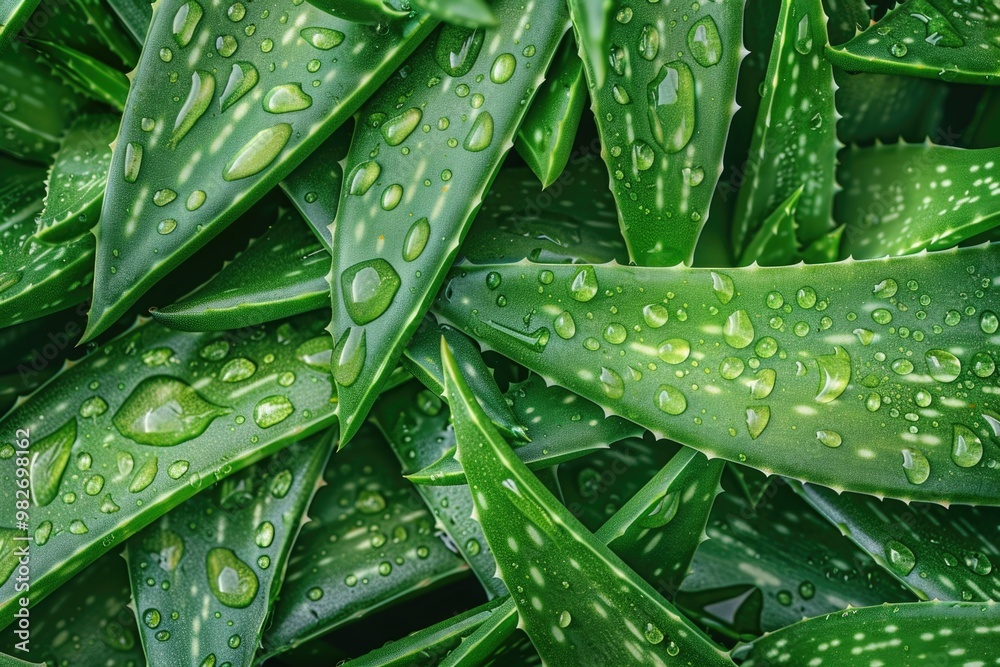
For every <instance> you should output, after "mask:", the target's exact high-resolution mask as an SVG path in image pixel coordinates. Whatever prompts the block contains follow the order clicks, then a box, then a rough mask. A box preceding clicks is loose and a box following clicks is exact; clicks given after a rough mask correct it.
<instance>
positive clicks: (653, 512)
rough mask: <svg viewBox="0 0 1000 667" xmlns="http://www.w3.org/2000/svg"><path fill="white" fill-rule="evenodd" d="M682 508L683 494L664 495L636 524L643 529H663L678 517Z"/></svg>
mask: <svg viewBox="0 0 1000 667" xmlns="http://www.w3.org/2000/svg"><path fill="white" fill-rule="evenodd" d="M680 506H681V494H679V493H674V492H671V493H664V494H663V495H662V496H660V497H659V498H658V499H657V500H656V501H655V502H654V503H653V504H652V506H651V507H650V508H649V510H647V511H646V513H645V514H643V515H642V516H641V517H639V518H638V519H637V520H636V524H638V525H639V526H640V527H641V528H662V527H663V526H665V525H667V524H668V523H670V521H671V519H673V518H674V517H675V516H677V510H678V509H680Z"/></svg>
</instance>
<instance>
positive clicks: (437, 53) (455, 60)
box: [434, 24, 486, 77]
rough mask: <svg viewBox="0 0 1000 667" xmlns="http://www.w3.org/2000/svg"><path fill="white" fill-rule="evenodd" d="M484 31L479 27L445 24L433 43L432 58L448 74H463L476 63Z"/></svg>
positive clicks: (455, 75) (481, 46)
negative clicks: (471, 27)
mask: <svg viewBox="0 0 1000 667" xmlns="http://www.w3.org/2000/svg"><path fill="white" fill-rule="evenodd" d="M485 37H486V32H485V31H484V30H481V29H469V28H462V27H459V26H455V25H450V24H449V25H445V27H444V28H442V30H441V32H440V33H439V34H438V39H437V44H435V45H434V60H435V61H436V62H437V64H438V67H440V68H441V70H442V71H443V72H444V73H445V74H448V75H449V76H454V77H459V76H465V75H466V74H468V73H469V71H470V70H471V69H472V66H473V65H475V64H476V59H477V58H478V57H479V52H480V50H481V49H482V48H483V41H484V39H485Z"/></svg>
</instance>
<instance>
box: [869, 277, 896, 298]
mask: <svg viewBox="0 0 1000 667" xmlns="http://www.w3.org/2000/svg"><path fill="white" fill-rule="evenodd" d="M897 291H899V285H898V284H897V283H896V281H895V280H893V279H892V278H886V279H885V280H883V281H881V282H879V283H878V284H877V285H875V287H874V289H872V294H874V295H875V296H877V297H879V298H881V299H889V298H891V297H894V296H896V292H897Z"/></svg>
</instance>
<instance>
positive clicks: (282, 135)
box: [222, 123, 292, 181]
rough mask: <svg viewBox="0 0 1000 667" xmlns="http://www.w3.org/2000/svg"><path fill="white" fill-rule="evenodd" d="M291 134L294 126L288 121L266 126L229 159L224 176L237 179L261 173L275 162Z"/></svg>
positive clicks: (226, 178)
mask: <svg viewBox="0 0 1000 667" xmlns="http://www.w3.org/2000/svg"><path fill="white" fill-rule="evenodd" d="M291 136H292V126H291V125H289V124H288V123H279V124H277V125H275V126H273V127H268V128H264V129H263V130H261V131H260V132H258V133H257V134H255V135H254V137H253V138H252V139H251V140H250V141H248V142H247V143H246V145H245V146H243V148H241V149H240V150H239V152H237V153H236V155H235V156H234V157H233V159H232V160H230V161H229V164H228V165H226V168H225V170H224V171H223V172H222V178H223V179H225V180H227V181H236V180H239V179H241V178H247V177H248V176H253V175H255V174H258V173H260V172H261V171H263V170H264V169H266V168H267V167H268V166H269V165H270V164H271V163H272V162H274V159H275V158H276V157H278V153H280V152H281V151H282V149H284V147H285V144H287V143H288V140H289V138H291Z"/></svg>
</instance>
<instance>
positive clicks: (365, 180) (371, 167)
mask: <svg viewBox="0 0 1000 667" xmlns="http://www.w3.org/2000/svg"><path fill="white" fill-rule="evenodd" d="M381 173H382V165H380V164H379V163H378V162H376V161H375V160H369V161H367V162H362V163H361V164H359V165H357V166H356V167H354V169H352V170H351V173H350V174H349V175H348V177H347V183H348V188H347V193H348V194H351V195H357V196H362V195H364V194H365V193H366V192H368V190H369V189H370V188H371V187H372V185H374V184H375V181H376V180H378V177H379V174H381Z"/></svg>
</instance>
